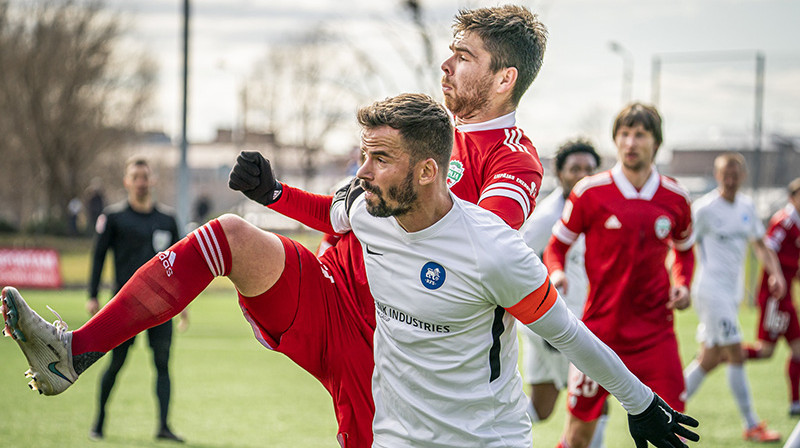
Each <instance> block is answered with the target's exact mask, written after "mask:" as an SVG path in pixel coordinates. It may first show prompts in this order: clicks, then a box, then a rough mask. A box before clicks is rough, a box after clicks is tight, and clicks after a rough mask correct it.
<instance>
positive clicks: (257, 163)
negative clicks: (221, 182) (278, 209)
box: [228, 151, 283, 205]
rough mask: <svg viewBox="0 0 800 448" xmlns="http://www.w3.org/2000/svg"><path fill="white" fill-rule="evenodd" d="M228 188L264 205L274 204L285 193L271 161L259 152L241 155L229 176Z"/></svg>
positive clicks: (241, 153) (246, 152)
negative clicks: (276, 177) (273, 170)
mask: <svg viewBox="0 0 800 448" xmlns="http://www.w3.org/2000/svg"><path fill="white" fill-rule="evenodd" d="M228 187H230V188H231V189H232V190H238V191H241V192H242V193H244V195H245V196H247V197H248V198H250V199H252V200H254V201H256V202H258V203H259V204H262V205H269V204H272V203H273V202H275V201H277V200H278V199H279V198H280V197H281V193H283V185H281V183H280V182H278V181H277V180H276V179H275V174H274V173H273V172H272V167H271V166H270V164H269V160H267V159H265V158H264V156H262V155H261V153H260V152H257V151H242V152H240V153H239V157H237V158H236V165H234V167H233V169H232V170H231V174H230V175H229V176H228Z"/></svg>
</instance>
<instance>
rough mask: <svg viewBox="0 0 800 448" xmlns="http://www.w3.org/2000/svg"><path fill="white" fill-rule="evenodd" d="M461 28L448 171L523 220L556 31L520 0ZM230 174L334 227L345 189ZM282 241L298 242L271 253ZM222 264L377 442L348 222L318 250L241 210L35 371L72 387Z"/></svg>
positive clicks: (344, 416) (450, 62)
mask: <svg viewBox="0 0 800 448" xmlns="http://www.w3.org/2000/svg"><path fill="white" fill-rule="evenodd" d="M453 28H454V39H453V43H452V45H451V50H452V51H453V55H452V56H451V57H450V58H448V59H447V60H446V61H445V62H444V63H443V64H442V70H443V71H444V77H443V80H442V90H443V93H444V96H445V104H446V105H447V106H448V108H449V109H450V111H451V112H452V113H453V115H454V116H455V121H456V124H457V125H458V126H459V129H458V130H457V131H456V135H455V143H454V149H453V154H452V158H451V163H450V167H449V174H448V185H450V187H451V189H452V191H453V192H454V193H455V194H456V195H458V196H460V197H461V198H463V199H465V200H467V201H470V202H475V203H478V204H479V205H481V206H482V207H484V208H487V209H489V210H491V211H493V212H495V213H496V214H498V215H499V216H500V217H501V218H503V219H504V220H505V222H506V223H508V224H509V225H511V226H512V227H515V228H519V227H520V226H521V225H522V223H523V222H524V220H525V218H526V217H527V216H528V215H529V214H530V212H531V210H532V208H533V206H534V201H535V198H536V195H537V193H538V187H539V184H540V182H541V178H542V168H541V164H540V163H539V160H538V156H537V154H536V150H535V149H534V147H533V146H532V144H531V142H530V140H529V139H528V138H527V137H525V136H524V134H523V133H522V131H521V130H520V129H518V128H517V127H516V126H515V115H514V113H515V109H516V106H517V104H518V102H519V100H520V98H521V97H522V94H523V93H524V92H525V90H527V88H528V86H529V85H530V84H531V82H532V81H533V79H534V78H535V76H536V74H537V72H538V70H539V68H540V67H541V64H542V57H543V54H544V48H545V42H546V31H545V28H544V26H543V25H542V24H541V22H539V20H538V18H537V17H536V16H535V15H534V14H532V13H531V12H530V11H528V10H527V9H525V8H522V7H517V6H504V7H497V8H482V9H476V10H465V11H461V12H459V14H458V15H457V17H456V23H455V25H454V27H453ZM490 50H491V51H490ZM230 185H231V187H232V188H234V189H238V190H242V191H243V192H244V193H245V194H246V195H247V196H248V197H249V198H251V199H253V200H255V201H257V202H260V203H262V204H265V205H267V204H272V203H274V204H273V205H272V206H273V208H274V209H276V210H279V211H282V212H286V213H287V214H289V215H290V216H295V217H300V218H304V219H303V222H305V223H306V224H308V225H310V226H312V227H314V228H316V229H318V230H322V231H324V232H326V233H333V229H332V228H331V226H330V223H329V222H326V221H328V210H329V208H330V205H331V200H332V198H331V197H330V196H318V195H310V194H308V193H305V192H303V191H301V190H296V189H292V188H289V187H286V186H284V185H282V184H280V183H278V182H276V181H275V179H274V177H273V176H272V172H271V169H270V166H269V163H268V162H267V161H266V160H264V159H263V157H261V156H260V154H257V153H243V154H241V155H240V157H239V159H238V160H237V166H236V167H235V168H234V170H233V172H232V174H231V181H230ZM276 201H277V202H276ZM269 253H273V254H275V253H282V254H283V255H284V256H283V257H277V259H274V257H273V258H272V259H268V260H267V259H266V258H267V257H266V256H265V255H264V254H269ZM301 267H303V268H305V269H301ZM317 267H318V269H317ZM165 275H166V276H165ZM220 275H224V276H227V277H229V278H230V279H231V280H232V281H233V283H234V285H235V286H236V288H237V291H238V292H239V296H240V300H239V302H240V305H241V307H242V310H243V312H244V314H245V317H246V319H247V320H248V321H249V322H250V323H251V324H252V326H253V328H254V331H255V336H256V338H257V339H258V340H259V341H260V342H261V343H262V344H264V345H265V346H266V347H268V348H271V349H274V350H276V351H280V352H282V353H284V354H286V355H287V356H289V357H290V358H291V359H292V360H293V361H295V362H296V363H297V364H298V365H300V366H301V367H303V368H304V369H306V370H307V371H308V372H309V373H311V374H312V375H314V376H315V377H316V378H317V379H318V380H319V381H320V382H321V383H322V384H323V385H324V386H325V387H326V389H327V390H328V392H329V393H330V394H331V395H332V397H333V402H334V409H335V412H336V417H337V421H338V423H339V434H338V439H339V442H340V443H341V444H342V445H343V446H346V447H351V446H354V447H366V446H370V445H371V441H372V431H371V423H372V415H373V413H374V405H373V403H372V396H371V391H370V384H371V375H372V368H373V361H372V334H373V330H374V328H375V313H374V303H373V301H372V297H371V295H370V293H369V287H368V285H367V283H366V277H365V273H364V269H363V254H362V248H361V247H360V245H358V244H357V242H356V241H355V239H353V238H352V237H348V236H347V235H346V236H345V237H344V238H343V239H342V241H340V242H339V243H338V244H337V245H336V246H334V247H333V248H332V249H329V250H328V251H326V252H325V254H323V256H322V257H320V258H319V259H317V258H316V257H314V255H313V254H312V253H311V252H310V251H308V250H305V249H304V248H302V247H301V246H300V245H299V244H298V243H296V242H294V241H291V240H289V239H287V238H284V237H281V236H278V235H274V234H269V233H266V232H263V231H261V230H259V229H257V228H256V227H254V226H252V225H251V224H249V223H247V222H246V221H244V220H243V219H241V218H239V217H237V216H234V215H224V216H223V217H220V218H219V219H216V220H212V221H211V222H209V223H208V224H206V225H204V226H202V227H200V228H199V229H198V230H196V231H195V232H193V233H192V234H191V235H190V236H188V237H186V238H184V239H183V240H181V241H180V242H178V243H177V244H176V245H175V246H173V247H171V248H170V249H169V250H168V251H165V252H163V253H161V254H159V256H157V257H156V258H154V259H153V260H151V261H150V262H148V264H146V265H145V266H144V267H143V268H142V269H141V270H140V271H139V272H137V274H136V275H134V277H133V278H132V279H131V281H130V282H128V283H127V284H126V285H125V286H124V287H123V288H122V290H121V291H120V293H119V294H118V295H117V296H116V297H115V298H114V300H112V301H111V303H110V304H109V305H107V306H106V307H105V308H103V310H102V311H101V312H100V313H98V314H97V315H96V316H95V317H94V318H93V319H92V320H90V321H89V322H88V323H87V324H86V325H84V326H83V327H81V328H80V329H78V330H76V331H74V332H58V334H59V335H60V336H59V338H60V340H61V341H62V343H61V345H62V346H63V347H61V350H63V351H65V352H66V355H65V357H64V359H63V360H62V361H61V362H60V364H59V367H60V369H61V371H63V372H66V373H65V374H64V376H63V377H56V376H53V375H51V374H49V373H48V371H47V368H46V367H45V368H44V369H38V370H39V372H38V373H37V374H38V378H35V384H36V385H37V386H39V388H40V390H42V391H43V392H44V393H46V394H48V395H52V394H56V393H60V392H61V391H63V390H64V389H66V388H67V387H69V385H70V384H71V382H73V381H75V380H76V379H77V377H78V374H80V373H81V372H82V371H84V370H85V369H86V368H88V366H89V365H91V364H92V363H93V362H94V361H95V360H96V359H98V358H99V357H100V356H102V354H103V353H105V352H106V351H108V350H110V349H111V348H113V347H115V346H116V345H118V344H119V343H121V342H123V341H124V340H126V339H128V338H129V337H130V336H132V335H134V334H136V333H138V332H140V331H142V330H143V329H145V328H148V327H150V326H153V325H155V324H156V323H158V322H161V321H164V320H166V319H168V318H169V316H170V315H171V314H173V313H176V312H177V311H179V310H180V309H182V308H183V307H185V306H186V305H188V303H190V302H191V301H192V300H193V299H194V298H195V297H196V296H197V295H198V294H199V293H200V292H202V291H203V290H204V289H205V288H206V286H207V285H208V284H209V283H210V281H211V280H212V279H213V277H214V276H220ZM122 315H125V316H126V319H120V318H119V316H122ZM121 320H124V321H125V322H124V324H123V325H121V324H120V321H121ZM48 325H49V324H48ZM46 331H50V328H49V327H48V328H47V329H46ZM53 331H55V330H53ZM33 370H34V371H36V370H37V369H33Z"/></svg>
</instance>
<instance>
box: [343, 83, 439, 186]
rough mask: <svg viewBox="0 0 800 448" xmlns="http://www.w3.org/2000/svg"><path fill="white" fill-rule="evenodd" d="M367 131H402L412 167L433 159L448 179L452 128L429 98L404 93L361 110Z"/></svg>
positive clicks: (359, 112)
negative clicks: (379, 128) (379, 129)
mask: <svg viewBox="0 0 800 448" xmlns="http://www.w3.org/2000/svg"><path fill="white" fill-rule="evenodd" d="M357 116H358V123H359V124H360V125H361V126H362V127H364V128H367V129H372V128H377V127H380V126H389V127H391V128H393V129H397V130H398V131H400V135H401V136H402V137H403V140H404V142H405V146H406V150H408V153H409V156H410V159H411V162H412V164H413V163H416V162H418V161H420V160H424V159H427V158H432V159H433V160H435V161H436V163H437V164H438V165H439V167H441V168H442V174H443V175H444V176H446V175H447V167H448V166H449V164H450V152H451V151H452V150H453V125H452V123H451V121H450V116H449V115H448V114H447V110H446V109H445V108H444V106H442V105H441V104H439V103H438V102H436V101H435V100H434V99H433V98H431V97H430V96H428V95H423V94H421V93H403V94H400V95H397V96H395V97H391V98H386V99H385V100H382V101H376V102H374V103H372V104H371V105H369V106H364V107H362V108H360V109H359V110H358V114H357Z"/></svg>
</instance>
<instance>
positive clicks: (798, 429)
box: [783, 422, 800, 448]
mask: <svg viewBox="0 0 800 448" xmlns="http://www.w3.org/2000/svg"><path fill="white" fill-rule="evenodd" d="M783 448H800V422H798V423H797V425H795V427H794V430H792V433H791V434H789V438H788V439H786V444H785V445H783Z"/></svg>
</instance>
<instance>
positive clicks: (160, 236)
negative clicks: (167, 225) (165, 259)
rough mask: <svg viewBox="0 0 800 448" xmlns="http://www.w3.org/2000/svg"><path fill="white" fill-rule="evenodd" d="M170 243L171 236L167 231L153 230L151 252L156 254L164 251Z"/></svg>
mask: <svg viewBox="0 0 800 448" xmlns="http://www.w3.org/2000/svg"><path fill="white" fill-rule="evenodd" d="M171 241H172V234H171V233H170V232H169V230H159V229H156V230H153V250H154V251H156V252H161V251H163V250H164V249H166V248H168V247H169V243H170V242H171Z"/></svg>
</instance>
